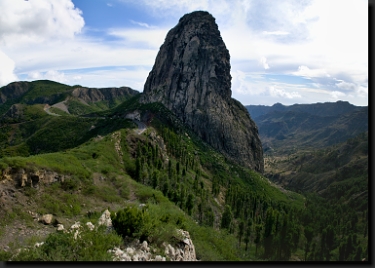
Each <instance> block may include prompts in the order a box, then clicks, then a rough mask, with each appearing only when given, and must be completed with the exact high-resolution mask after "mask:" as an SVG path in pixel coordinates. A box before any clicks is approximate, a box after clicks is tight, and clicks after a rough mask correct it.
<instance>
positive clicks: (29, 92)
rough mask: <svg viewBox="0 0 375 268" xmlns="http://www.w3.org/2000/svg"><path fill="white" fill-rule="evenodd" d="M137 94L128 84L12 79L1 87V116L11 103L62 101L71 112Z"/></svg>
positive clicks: (98, 107) (111, 103) (107, 105)
mask: <svg viewBox="0 0 375 268" xmlns="http://www.w3.org/2000/svg"><path fill="white" fill-rule="evenodd" d="M136 94H139V92H138V91H135V90H133V89H131V88H129V87H121V88H83V87H81V86H68V85H64V84H60V83H57V82H53V81H49V80H39V81H33V82H14V83H10V84H9V85H7V86H4V87H2V88H0V116H2V115H4V114H5V113H6V112H7V111H8V110H9V109H10V108H11V106H12V105H13V104H27V105H33V104H48V105H54V104H57V103H61V102H64V104H65V106H67V109H68V111H69V112H70V113H72V114H83V113H89V112H93V111H101V110H104V109H108V108H112V107H114V106H116V105H118V104H120V103H121V102H123V101H124V100H126V99H128V98H129V97H132V96H134V95H136ZM56 107H57V108H60V107H59V106H56Z"/></svg>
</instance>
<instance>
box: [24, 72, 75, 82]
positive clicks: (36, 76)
mask: <svg viewBox="0 0 375 268" xmlns="http://www.w3.org/2000/svg"><path fill="white" fill-rule="evenodd" d="M28 79H29V80H52V81H56V82H59V83H66V82H67V81H68V80H67V79H66V77H65V74H64V73H63V72H58V71H56V70H48V71H47V72H43V73H41V72H31V73H29V74H28Z"/></svg>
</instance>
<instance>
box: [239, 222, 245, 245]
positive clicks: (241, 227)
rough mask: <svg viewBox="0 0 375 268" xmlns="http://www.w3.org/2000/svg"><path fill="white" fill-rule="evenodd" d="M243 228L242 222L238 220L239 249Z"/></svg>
mask: <svg viewBox="0 0 375 268" xmlns="http://www.w3.org/2000/svg"><path fill="white" fill-rule="evenodd" d="M244 228H245V224H244V222H243V220H240V221H239V223H238V245H239V247H241V239H242V237H243V234H244V231H245V230H244Z"/></svg>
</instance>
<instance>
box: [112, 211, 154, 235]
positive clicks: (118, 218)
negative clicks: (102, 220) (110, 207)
mask: <svg viewBox="0 0 375 268" xmlns="http://www.w3.org/2000/svg"><path fill="white" fill-rule="evenodd" d="M112 218H113V219H112V225H113V228H114V229H115V230H116V232H117V233H118V234H119V235H121V236H122V237H124V238H125V237H126V236H128V237H134V238H141V240H144V239H145V238H146V237H147V233H148V232H145V230H143V231H142V232H141V230H142V227H143V225H145V224H148V223H149V222H150V217H149V215H148V212H147V211H146V210H145V209H139V208H137V207H130V206H129V207H125V208H124V209H123V210H120V211H118V212H117V213H116V215H112Z"/></svg>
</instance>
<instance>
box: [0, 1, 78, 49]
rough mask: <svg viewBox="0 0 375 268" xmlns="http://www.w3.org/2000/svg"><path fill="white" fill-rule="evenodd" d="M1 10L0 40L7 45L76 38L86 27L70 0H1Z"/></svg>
mask: <svg viewBox="0 0 375 268" xmlns="http://www.w3.org/2000/svg"><path fill="white" fill-rule="evenodd" d="M0 10H1V16H0V41H1V43H2V44H5V45H7V46H14V45H17V44H19V43H20V42H36V43H41V42H43V41H45V40H48V39H51V38H54V39H56V38H73V37H74V35H75V34H78V33H80V32H81V30H82V28H83V26H84V20H83V17H82V16H81V15H82V12H81V11H80V10H79V9H77V8H75V7H74V4H73V3H72V2H71V0H59V1H49V0H38V1H0Z"/></svg>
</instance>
